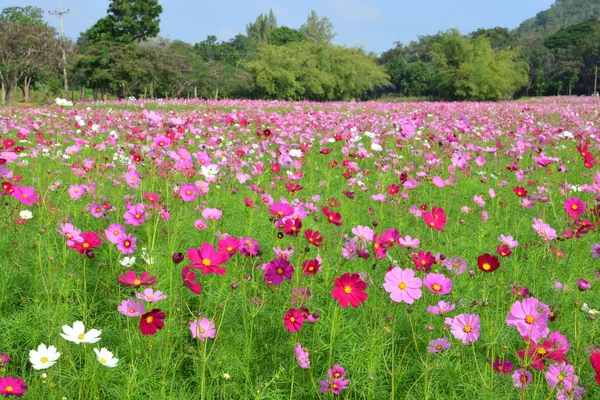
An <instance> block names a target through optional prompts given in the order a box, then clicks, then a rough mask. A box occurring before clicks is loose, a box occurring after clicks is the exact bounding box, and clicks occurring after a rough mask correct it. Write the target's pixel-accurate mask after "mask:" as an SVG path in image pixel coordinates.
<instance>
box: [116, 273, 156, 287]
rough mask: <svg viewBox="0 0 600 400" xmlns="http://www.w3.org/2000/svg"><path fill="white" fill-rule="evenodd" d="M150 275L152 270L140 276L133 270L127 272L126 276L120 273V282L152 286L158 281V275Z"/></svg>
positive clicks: (134, 285)
mask: <svg viewBox="0 0 600 400" xmlns="http://www.w3.org/2000/svg"><path fill="white" fill-rule="evenodd" d="M149 276H150V272H142V274H141V275H140V277H139V278H138V276H137V275H136V274H135V272H133V271H132V270H129V271H127V272H125V276H123V275H119V282H121V283H122V284H123V285H127V286H133V287H136V288H137V287H140V286H152V285H154V284H155V283H156V276H152V277H150V278H148V277H149Z"/></svg>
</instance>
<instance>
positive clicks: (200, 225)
mask: <svg viewBox="0 0 600 400" xmlns="http://www.w3.org/2000/svg"><path fill="white" fill-rule="evenodd" d="M194 226H195V227H196V229H198V230H199V231H203V230H205V229H206V222H204V221H203V220H201V219H199V220H196V222H194Z"/></svg>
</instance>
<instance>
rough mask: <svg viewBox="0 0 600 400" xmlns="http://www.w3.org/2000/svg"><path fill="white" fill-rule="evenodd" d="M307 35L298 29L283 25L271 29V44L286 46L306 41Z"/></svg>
mask: <svg viewBox="0 0 600 400" xmlns="http://www.w3.org/2000/svg"><path fill="white" fill-rule="evenodd" d="M305 40H306V36H305V35H304V33H302V32H301V31H299V30H297V29H291V28H288V27H287V26H281V27H279V28H276V29H273V30H272V31H271V44H272V45H275V46H286V45H289V44H291V43H298V42H304V41H305Z"/></svg>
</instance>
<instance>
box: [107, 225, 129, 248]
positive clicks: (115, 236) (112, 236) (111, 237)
mask: <svg viewBox="0 0 600 400" xmlns="http://www.w3.org/2000/svg"><path fill="white" fill-rule="evenodd" d="M124 234H125V228H124V227H123V225H121V224H110V225H109V226H108V228H106V230H105V231H104V235H105V236H106V240H108V241H109V242H111V243H112V244H118V243H119V236H121V235H124Z"/></svg>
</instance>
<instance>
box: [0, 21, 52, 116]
mask: <svg viewBox="0 0 600 400" xmlns="http://www.w3.org/2000/svg"><path fill="white" fill-rule="evenodd" d="M59 46H60V43H59V41H58V39H57V38H56V31H55V30H54V29H52V28H48V27H46V26H41V25H32V24H29V23H7V22H4V21H0V81H1V82H2V86H3V87H4V90H5V93H6V99H5V101H6V104H7V105H10V104H11V103H12V100H13V91H14V90H15V88H16V87H17V85H18V83H19V81H20V80H21V79H22V78H23V77H24V76H25V77H29V80H28V83H27V85H29V84H30V82H31V76H32V74H33V73H35V71H37V70H41V69H51V68H53V67H56V66H57V65H58V62H57V61H58V57H59V54H60V47H59Z"/></svg>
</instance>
